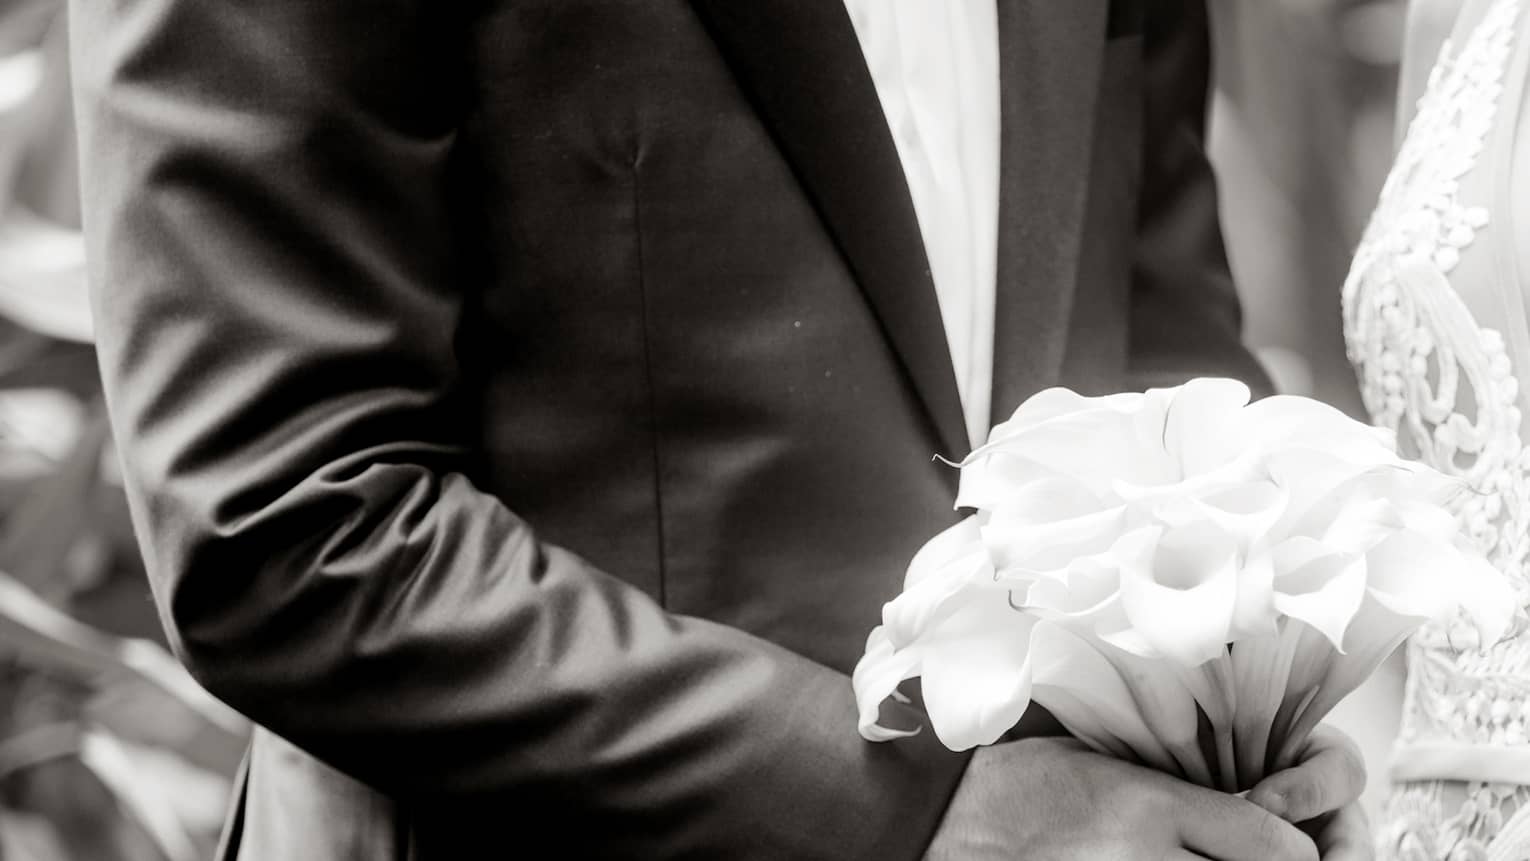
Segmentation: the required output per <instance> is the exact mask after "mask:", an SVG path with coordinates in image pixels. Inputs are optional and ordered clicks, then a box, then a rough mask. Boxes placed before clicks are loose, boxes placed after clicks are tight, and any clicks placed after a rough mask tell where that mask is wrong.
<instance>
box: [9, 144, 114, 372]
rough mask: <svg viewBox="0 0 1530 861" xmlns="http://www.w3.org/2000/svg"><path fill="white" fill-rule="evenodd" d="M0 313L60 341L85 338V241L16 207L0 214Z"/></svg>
mask: <svg viewBox="0 0 1530 861" xmlns="http://www.w3.org/2000/svg"><path fill="white" fill-rule="evenodd" d="M3 146H4V142H3V138H0V147H3ZM3 156H4V153H3V152H0V157H3ZM0 168H3V165H0ZM0 176H3V175H0ZM0 314H3V315H5V316H6V317H8V318H10V319H12V320H15V321H16V322H18V323H20V324H22V325H23V326H26V327H28V328H31V329H34V330H36V331H38V332H41V333H43V334H46V335H51V336H52V337H55V338H59V339H61V340H66V341H77V342H85V343H88V342H89V341H91V339H92V338H93V337H94V332H93V327H92V325H91V317H90V299H89V296H88V295H87V292H86V286H85V243H84V240H83V239H82V238H81V236H80V234H79V233H77V232H75V231H72V230H67V229H65V228H62V227H59V226H57V225H55V224H52V223H50V222H47V221H45V220H43V219H42V218H39V217H38V216H37V215H35V214H34V213H32V212H31V211H29V210H27V209H25V208H23V207H21V206H17V205H13V206H11V207H10V208H9V210H7V211H4V212H3V213H0Z"/></svg>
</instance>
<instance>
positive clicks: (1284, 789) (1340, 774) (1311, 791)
mask: <svg viewBox="0 0 1530 861" xmlns="http://www.w3.org/2000/svg"><path fill="white" fill-rule="evenodd" d="M1364 789H1365V760H1364V758H1363V757H1361V755H1360V749H1359V748H1358V747H1356V746H1355V743H1354V742H1353V741H1351V740H1350V738H1349V736H1346V735H1345V734H1344V733H1342V732H1339V731H1338V730H1336V729H1334V728H1332V727H1328V726H1320V727H1318V728H1317V729H1316V730H1314V731H1313V733H1312V736H1311V737H1310V738H1309V739H1308V740H1307V743H1306V744H1305V745H1304V746H1303V747H1302V749H1301V752H1300V755H1299V756H1298V758H1297V765H1295V766H1293V767H1292V768H1288V769H1286V770H1285V771H1281V772H1277V773H1275V774H1272V775H1270V776H1269V777H1266V778H1265V779H1264V780H1262V781H1260V782H1259V783H1258V784H1256V785H1255V786H1254V788H1253V789H1251V790H1249V792H1248V800H1249V801H1252V802H1253V803H1255V804H1257V805H1259V806H1260V807H1263V808H1264V809H1266V810H1268V811H1270V812H1271V813H1274V814H1275V815H1277V816H1279V817H1281V818H1282V819H1285V820H1286V821H1287V822H1296V823H1301V825H1302V829H1303V830H1304V831H1306V832H1307V833H1309V834H1311V835H1312V836H1313V837H1314V838H1315V839H1316V840H1317V845H1318V848H1319V849H1320V850H1321V851H1322V856H1323V861H1370V859H1371V858H1372V857H1374V850H1373V848H1372V845H1371V834H1370V825H1369V823H1367V822H1366V818H1365V812H1364V811H1363V810H1361V809H1360V805H1359V802H1358V799H1359V798H1360V793H1361V792H1362V791H1363V790H1364Z"/></svg>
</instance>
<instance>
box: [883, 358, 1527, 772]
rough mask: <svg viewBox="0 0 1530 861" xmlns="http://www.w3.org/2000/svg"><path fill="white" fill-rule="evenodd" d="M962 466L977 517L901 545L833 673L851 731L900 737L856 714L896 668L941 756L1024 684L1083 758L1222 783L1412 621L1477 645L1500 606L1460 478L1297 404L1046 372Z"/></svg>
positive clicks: (1504, 598) (1268, 762)
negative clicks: (1101, 382)
mask: <svg viewBox="0 0 1530 861" xmlns="http://www.w3.org/2000/svg"><path fill="white" fill-rule="evenodd" d="M960 469H961V479H960V488H959V492H958V497H957V507H958V508H970V509H973V510H975V512H976V513H974V514H972V515H970V516H968V517H967V518H966V519H964V520H962V521H961V522H959V523H958V524H956V525H955V526H953V527H952V528H950V529H948V530H947V531H945V532H943V533H941V534H939V535H937V536H935V537H934V538H933V539H931V540H930V541H929V542H928V543H927V544H926V545H925V546H924V547H923V549H921V550H920V551H919V553H918V554H917V555H916V556H915V557H914V559H913V561H912V563H911V564H910V566H909V569H908V575H907V579H906V581H905V583H904V589H903V593H902V594H901V595H899V596H898V597H897V598H895V599H894V600H892V601H891V602H889V603H888V604H887V605H886V606H885V607H884V609H883V614H882V624H881V626H879V627H877V628H876V629H875V630H873V631H872V632H871V636H870V638H869V640H868V642H867V645H866V654H865V656H864V657H863V658H862V659H861V661H860V664H859V665H858V666H857V667H856V670H855V674H854V679H853V682H854V687H855V694H856V698H857V703H858V706H859V709H860V731H861V734H862V735H863V736H865V737H866V738H867V739H870V740H872V741H888V740H891V739H895V738H898V737H900V736H904V735H909V734H911V733H912V732H917V731H918V730H917V729H914V730H906V729H894V728H890V727H887V726H884V725H883V724H881V723H880V722H879V719H880V717H879V716H880V709H881V707H882V705H883V704H884V702H885V701H886V700H888V699H889V698H898V699H902V695H901V694H900V693H899V692H898V690H897V688H898V686H899V685H900V684H901V683H902V682H903V681H905V680H907V679H911V678H913V677H916V676H917V677H921V680H922V692H923V702H924V709H925V713H926V715H927V716H928V720H929V724H930V726H931V727H932V728H933V729H934V731H935V733H936V735H937V736H938V737H939V739H940V740H941V742H943V743H944V744H945V745H946V746H947V747H950V748H952V749H956V750H963V749H967V748H970V747H973V746H976V745H984V744H992V743H994V742H995V741H998V740H999V739H1000V737H1001V736H1003V735H1004V733H1005V732H1007V731H1008V730H1010V729H1011V728H1012V727H1013V726H1014V725H1015V724H1016V723H1017V722H1018V721H1019V720H1020V718H1021V716H1022V715H1023V714H1024V712H1025V711H1026V709H1027V708H1028V707H1029V706H1030V704H1031V703H1033V702H1034V703H1036V704H1038V705H1040V706H1042V707H1044V708H1046V709H1047V710H1048V711H1049V712H1051V714H1052V715H1053V716H1054V717H1056V718H1057V720H1058V721H1059V722H1061V723H1062V724H1063V726H1064V727H1066V728H1067V729H1068V730H1069V731H1070V732H1071V733H1072V734H1073V735H1074V736H1076V737H1077V738H1079V739H1080V740H1082V741H1083V742H1085V743H1086V744H1088V745H1089V746H1090V747H1092V748H1094V749H1095V750H1097V751H1100V752H1102V753H1107V754H1111V755H1114V756H1118V757H1122V758H1125V759H1128V760H1131V761H1135V762H1139V763H1142V764H1144V765H1148V766H1152V767H1155V768H1158V769H1161V770H1163V771H1166V772H1169V773H1172V774H1176V775H1179V776H1182V777H1184V778H1186V779H1188V780H1191V781H1193V782H1196V783H1199V784H1201V785H1203V786H1208V787H1214V788H1220V789H1224V790H1227V791H1232V792H1236V791H1240V790H1244V789H1248V788H1249V787H1251V786H1252V785H1253V784H1254V783H1255V782H1257V781H1258V780H1259V779H1260V778H1261V777H1263V776H1265V775H1267V774H1269V773H1272V772H1273V771H1275V770H1279V769H1281V768H1284V767H1286V766H1288V765H1290V764H1291V763H1292V762H1293V761H1294V759H1295V757H1296V755H1297V753H1298V752H1299V749H1300V746H1301V744H1302V742H1303V741H1304V740H1305V739H1306V737H1307V735H1308V733H1309V732H1311V730H1312V729H1313V728H1314V727H1315V726H1316V725H1317V723H1318V721H1320V720H1321V719H1322V718H1323V717H1324V716H1325V715H1326V714H1327V713H1328V712H1329V711H1330V710H1331V709H1332V708H1333V707H1334V706H1335V705H1336V704H1338V702H1339V701H1340V700H1341V699H1342V698H1343V697H1344V696H1345V695H1346V694H1348V693H1350V692H1351V691H1353V690H1354V689H1355V688H1356V687H1358V686H1359V685H1360V683H1361V682H1363V681H1364V680H1365V679H1366V678H1367V677H1368V676H1369V675H1370V674H1371V673H1372V672H1374V671H1375V669H1376V668H1377V666H1378V665H1379V664H1380V663H1381V662H1382V661H1383V660H1384V659H1385V658H1386V657H1387V656H1388V655H1389V654H1390V653H1391V652H1392V651H1393V650H1394V649H1395V648H1396V647H1397V646H1398V645H1399V644H1400V643H1401V642H1402V641H1403V640H1404V639H1406V638H1407V636H1408V635H1409V634H1410V633H1412V632H1413V631H1414V630H1416V629H1417V628H1418V627H1420V626H1421V625H1422V624H1423V623H1425V622H1426V621H1428V620H1431V619H1441V618H1444V617H1447V616H1449V615H1450V614H1453V613H1457V612H1460V613H1462V617H1461V618H1462V619H1463V620H1464V622H1465V623H1466V626H1465V627H1466V630H1468V631H1470V637H1471V638H1475V639H1476V641H1477V643H1478V644H1482V645H1485V644H1488V643H1492V642H1494V641H1496V640H1497V639H1498V638H1500V637H1501V636H1502V635H1503V633H1504V631H1505V630H1506V628H1507V626H1508V625H1509V623H1510V621H1511V618H1512V616H1513V612H1514V611H1513V607H1514V606H1515V602H1514V600H1513V596H1512V594H1511V591H1510V587H1509V586H1508V584H1507V582H1506V581H1505V580H1504V579H1503V578H1502V577H1501V576H1500V574H1499V573H1498V572H1497V571H1496V569H1494V568H1493V567H1492V566H1491V565H1489V564H1488V563H1487V562H1486V561H1485V560H1484V559H1483V557H1482V556H1481V554H1480V553H1478V552H1477V551H1476V550H1475V549H1474V548H1473V547H1472V546H1471V545H1470V544H1469V543H1468V541H1467V540H1466V539H1465V538H1464V537H1463V536H1462V535H1461V533H1460V532H1459V531H1458V528H1457V524H1456V520H1455V518H1454V517H1453V516H1452V514H1451V513H1450V502H1451V499H1452V497H1453V495H1454V494H1459V493H1469V492H1471V491H1470V490H1469V489H1467V488H1465V487H1464V486H1463V485H1462V484H1461V483H1460V482H1458V481H1456V480H1453V479H1450V478H1447V477H1446V476H1443V475H1441V474H1440V473H1438V472H1436V471H1434V470H1432V469H1430V468H1428V467H1426V466H1423V465H1420V464H1418V463H1414V462H1410V461H1406V460H1403V459H1401V458H1400V457H1398V455H1397V454H1396V449H1395V445H1394V441H1393V439H1392V437H1391V435H1390V434H1389V433H1387V432H1386V431H1383V430H1380V429H1377V428H1373V427H1370V426H1367V425H1364V424H1362V423H1360V422H1357V421H1354V420H1353V419H1350V418H1348V417H1347V416H1345V415H1344V414H1342V413H1340V412H1339V411H1337V410H1335V409H1333V408H1331V407H1328V406H1326V405H1323V404H1321V403H1318V402H1317V401H1313V400H1310V399H1307V398H1301V397H1292V396H1277V397H1272V398H1266V399H1264V400H1260V401H1257V402H1254V403H1249V390H1248V388H1247V387H1246V386H1244V385H1243V384H1242V383H1238V382H1235V381H1232V380H1224V379H1198V380H1193V381H1191V382H1189V383H1187V384H1185V385H1183V386H1180V387H1177V388H1172V389H1154V390H1151V391H1148V392H1147V393H1145V394H1120V395H1112V396H1108V397H1084V396H1081V395H1078V394H1075V393H1074V392H1071V391H1069V390H1066V389H1049V390H1047V391H1044V392H1041V393H1039V394H1037V395H1035V396H1034V397H1032V398H1031V399H1029V400H1028V401H1026V402H1025V403H1024V404H1023V405H1021V407H1020V408H1019V409H1018V410H1017V411H1016V412H1015V414H1014V416H1013V417H1012V418H1011V419H1010V420H1009V421H1007V422H1005V423H1003V424H1001V425H999V426H997V427H995V428H994V429H993V432H992V434H991V436H990V438H989V441H988V443H987V444H986V445H984V446H982V447H980V448H978V449H977V450H976V451H974V452H973V453H972V454H971V455H970V456H969V457H967V458H966V459H965V460H964V461H963V462H962V463H961V464H960Z"/></svg>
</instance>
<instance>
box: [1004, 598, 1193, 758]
mask: <svg viewBox="0 0 1530 861" xmlns="http://www.w3.org/2000/svg"><path fill="white" fill-rule="evenodd" d="M1031 661H1032V669H1033V671H1034V673H1035V687H1034V688H1033V689H1032V692H1031V696H1032V698H1033V699H1034V700H1035V701H1036V702H1037V703H1038V704H1039V705H1041V706H1043V707H1044V708H1046V709H1047V710H1048V711H1049V712H1051V713H1052V715H1053V717H1056V718H1057V720H1058V721H1059V722H1061V723H1062V725H1063V726H1065V727H1067V728H1068V731H1069V732H1071V733H1073V735H1074V736H1075V737H1077V738H1078V739H1079V740H1081V741H1083V742H1084V743H1085V744H1088V745H1089V746H1091V747H1093V748H1095V749H1096V750H1100V751H1102V752H1108V753H1111V754H1113V755H1115V756H1120V757H1123V758H1125V759H1129V760H1136V761H1139V762H1142V763H1144V764H1147V765H1149V766H1152V767H1153V768H1157V769H1159V770H1160V771H1167V772H1170V773H1173V772H1175V771H1177V770H1178V765H1177V764H1176V763H1175V762H1174V759H1173V758H1172V757H1171V756H1169V752H1168V751H1167V750H1166V749H1164V747H1163V745H1162V744H1161V743H1159V741H1158V739H1157V738H1155V737H1154V735H1153V731H1152V730H1151V729H1149V728H1148V725H1147V723H1146V722H1145V721H1144V720H1143V718H1142V715H1141V714H1140V713H1139V712H1138V709H1137V704H1136V701H1135V700H1134V699H1133V697H1132V693H1131V689H1130V688H1128V687H1127V686H1126V682H1125V681H1123V680H1122V678H1121V674H1120V673H1119V672H1118V671H1117V670H1116V668H1115V665H1113V664H1112V663H1111V662H1110V661H1109V660H1108V659H1106V657H1105V656H1104V655H1102V654H1101V653H1100V652H1099V650H1098V649H1096V648H1095V647H1094V646H1093V645H1092V644H1091V643H1090V642H1089V641H1088V640H1086V639H1084V638H1083V637H1080V636H1078V635H1077V634H1074V633H1072V632H1070V631H1068V630H1066V629H1065V628H1062V627H1060V626H1057V625H1050V624H1046V623H1042V624H1040V625H1037V626H1036V629H1035V631H1034V633H1033V635H1032V640H1031Z"/></svg>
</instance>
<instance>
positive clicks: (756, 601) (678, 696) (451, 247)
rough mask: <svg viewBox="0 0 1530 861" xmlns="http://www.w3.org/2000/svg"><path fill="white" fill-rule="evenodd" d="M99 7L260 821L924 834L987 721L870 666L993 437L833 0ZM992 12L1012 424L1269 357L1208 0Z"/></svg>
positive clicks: (87, 79) (407, 833)
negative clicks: (1245, 285)
mask: <svg viewBox="0 0 1530 861" xmlns="http://www.w3.org/2000/svg"><path fill="white" fill-rule="evenodd" d="M71 17H72V21H71V23H72V26H73V36H74V39H75V61H76V87H77V94H78V97H79V112H80V117H79V118H80V127H81V140H82V144H83V164H84V176H83V182H84V188H85V209H86V212H87V223H86V230H87V234H88V241H89V251H90V265H91V280H92V287H93V296H94V301H95V312H96V315H97V326H98V338H99V354H100V360H101V364H102V370H103V372H104V375H105V381H106V386H107V391H108V397H109V405H110V409H111V415H112V418H113V422H114V427H115V431H116V433H117V434H118V441H119V445H120V451H121V457H122V460H123V466H124V475H125V480H126V483H127V487H128V490H129V494H130V499H131V503H132V510H133V513H134V517H135V524H136V527H137V529H138V531H139V534H140V536H141V539H142V544H143V549H144V554H145V557H146V560H147V567H148V570H149V571H150V576H151V578H152V580H153V586H154V592H155V597H156V600H157V602H158V605H159V607H160V609H161V611H162V615H163V619H164V622H165V624H166V626H167V628H168V629H169V631H170V632H171V639H172V642H173V645H174V646H175V648H176V649H177V651H178V654H179V655H180V656H181V657H182V658H183V659H184V660H185V661H186V662H187V664H188V666H189V667H190V668H191V669H192V671H193V672H194V674H195V675H196V676H197V678H199V679H200V680H201V681H202V682H203V683H204V684H205V685H206V686H207V687H208V688H209V689H210V690H211V691H213V692H214V693H215V694H217V695H218V696H220V697H222V698H223V699H225V700H226V701H228V702H229V703H231V704H232V705H234V706H235V707H237V708H239V709H240V710H241V711H243V712H245V713H246V714H248V715H249V716H250V717H251V718H253V719H254V720H256V721H258V722H259V723H260V724H262V725H263V726H265V727H267V728H268V729H269V733H262V734H261V735H260V736H259V737H258V738H257V742H256V744H255V746H254V748H253V750H252V753H251V757H250V767H249V774H248V783H247V787H246V790H245V791H244V792H243V793H242V794H241V796H240V798H241V801H240V804H239V805H238V807H237V809H236V814H235V818H234V820H233V823H232V824H233V826H234V827H233V828H232V829H231V832H230V839H229V845H228V847H227V851H228V854H229V855H230V856H231V857H232V856H237V857H241V858H276V857H303V858H305V859H325V858H343V857H355V856H357V855H362V856H373V857H377V856H385V855H390V854H391V855H397V856H405V855H407V856H412V857H417V858H463V857H475V856H482V857H506V856H511V855H514V856H523V857H541V856H542V854H543V852H544V851H556V852H557V853H558V854H559V855H560V856H563V857H610V858H627V857H630V858H671V857H704V858H836V859H839V858H889V859H912V858H917V857H919V855H920V854H921V852H922V851H923V849H924V847H925V844H926V842H927V841H928V839H929V837H930V834H931V833H932V831H933V829H934V827H935V826H936V824H937V822H938V820H939V817H940V815H941V813H942V812H943V809H944V807H945V805H946V803H947V801H948V799H949V796H950V793H951V792H952V790H953V788H954V786H955V785H956V782H957V781H958V779H959V777H960V774H961V771H962V768H963V765H964V762H965V758H964V757H963V756H960V755H957V754H952V753H949V752H946V751H944V750H943V749H939V747H938V745H937V744H936V742H935V741H934V740H933V738H931V737H929V736H930V734H928V733H925V734H923V736H921V737H920V738H918V739H917V740H913V741H908V742H900V743H897V744H887V745H871V744H868V743H866V742H863V741H862V740H861V739H860V738H859V737H858V736H857V735H856V732H855V713H854V709H853V703H852V697H851V693H850V686H849V682H848V678H847V675H846V674H847V673H848V671H849V670H850V668H851V667H852V666H853V665H854V662H855V660H856V659H857V658H858V657H859V655H860V652H861V649H862V646H863V644H864V639H865V636H866V633H867V632H868V631H869V629H870V628H871V627H872V626H873V625H874V624H875V623H876V621H877V619H878V614H879V607H880V605H881V603H882V602H883V601H884V600H886V599H887V598H889V597H891V596H892V595H893V594H895V593H896V592H897V590H898V588H899V585H900V582H901V578H902V574H903V569H904V566H905V565H906V563H907V560H908V559H909V557H910V556H911V554H912V553H913V551H914V550H915V549H916V548H917V547H918V546H919V545H920V543H922V541H923V540H924V539H925V538H926V537H928V536H929V535H931V534H933V533H934V532H935V531H937V530H939V529H941V528H942V527H944V526H946V525H948V524H949V523H951V522H953V521H954V519H955V518H956V517H957V516H958V513H957V512H955V511H953V510H952V499H953V492H954V485H955V472H954V471H953V470H952V469H951V468H949V467H947V466H945V465H943V464H942V463H940V462H938V461H936V460H934V459H933V456H934V455H936V454H940V455H945V456H948V457H960V456H961V455H962V454H963V453H964V451H965V450H966V448H967V446H966V442H965V439H966V434H965V433H964V428H963V421H962V413H961V407H960V404H959V402H958V398H957V395H956V384H955V380H954V374H953V372H952V368H951V363H950V356H949V353H948V351H947V349H946V345H945V343H944V339H943V336H942V333H941V323H940V316H939V312H938V309H937V307H936V303H935V295H934V292H933V288H932V286H931V284H930V280H929V275H928V266H927V264H926V261H925V259H924V251H923V248H922V245H921V242H920V238H919V233H918V226H917V222H916V220H915V216H914V212H913V209H912V206H911V204H910V202H909V197H908V191H907V188H906V185H905V184H904V181H903V179H902V173H901V169H900V166H899V162H898V156H897V153H896V150H895V147H894V144H893V142H892V140H891V138H890V135H889V133H888V129H887V126H886V123H885V122H884V121H883V119H882V114H881V111H880V109H879V106H878V104H877V97H876V93H875V90H874V88H873V85H872V82H871V80H870V78H869V76H868V74H867V71H866V67H865V64H864V61H863V60H862V58H861V54H860V52H859V50H858V47H857V44H856V37H855V33H854V31H853V28H852V26H851V24H850V21H849V20H848V18H847V17H846V14H845V10H844V7H843V5H842V4H840V3H823V2H816V0H811V1H810V0H754V2H750V3H736V2H729V0H471V2H458V3H435V2H425V0H326V2H316V0H227V2H219V3H211V2H207V0H100V2H97V0H78V2H75V3H74V4H73V6H72V9H71ZM999 29H1000V54H1001V64H1000V65H1001V68H1000V71H1001V76H1002V80H1001V101H1002V125H1003V128H1002V133H1001V137H1002V141H1001V144H1002V155H1001V171H1000V173H1001V176H1000V181H1001V189H1000V215H999V225H1000V226H999V235H1000V239H999V252H998V255H999V256H998V265H997V271H998V279H997V281H998V295H997V307H996V315H995V316H996V321H997V322H996V344H995V370H994V379H995V381H994V398H993V413H994V415H995V416H996V417H998V416H1004V415H1006V414H1007V413H1009V412H1010V411H1012V410H1013V409H1014V407H1015V405H1016V404H1017V403H1018V402H1019V401H1020V400H1021V399H1022V398H1023V397H1024V396H1026V395H1028V394H1030V393H1032V392H1034V391H1036V390H1038V389H1040V388H1042V387H1044V386H1049V385H1053V384H1058V383H1062V384H1067V385H1071V386H1074V387H1077V388H1080V389H1083V390H1087V391H1095V392H1099V391H1106V390H1116V389H1122V388H1128V387H1140V386H1143V385H1146V384H1148V383H1155V382H1173V381H1177V380H1181V379H1183V378H1185V377H1187V376H1190V375H1194V374H1207V373H1221V374H1230V375H1235V376H1242V377H1244V378H1246V379H1250V380H1253V381H1255V382H1256V383H1258V382H1259V381H1261V380H1262V377H1261V375H1260V372H1259V370H1258V368H1257V366H1256V364H1255V363H1254V362H1253V360H1252V359H1251V358H1250V357H1249V355H1248V354H1247V353H1246V352H1245V351H1244V350H1243V349H1242V348H1241V347H1240V346H1239V343H1238V326H1239V323H1238V309H1237V305H1236V302H1235V299H1234V295H1233V293H1232V290H1231V287H1230V284H1229V282H1228V277H1227V268H1226V264H1225V260H1224V256H1223V252H1222V246H1221V240H1220V238H1219V236H1218V231H1217V222H1216V208H1215V193H1214V188H1213V183H1212V180H1211V175H1210V172H1209V170H1208V168H1207V165H1206V162H1205V159H1204V157H1203V153H1202V148H1201V140H1202V138H1201V129H1202V124H1203V122H1202V121H1203V114H1204V109H1205V97H1206V84H1207V81H1206V61H1207V55H1206V44H1205V38H1206V32H1205V10H1204V8H1203V7H1202V4H1200V3H1195V2H1170V0H1162V2H1158V0H1141V2H1107V0H1069V2H1068V3H1053V2H1044V0H999ZM273 734H274V735H273ZM275 736H280V737H281V738H284V739H287V740H290V742H291V743H292V745H295V747H292V746H287V745H286V744H285V743H282V742H280V740H279V739H277V738H276V737H275ZM311 757H314V758H317V759H312V758H311ZM294 811H307V812H308V814H309V815H308V816H307V817H306V818H302V817H297V818H286V819H284V818H283V816H284V815H285V816H288V817H292V816H293V812H294ZM347 811H349V813H347ZM358 846H365V847H368V848H366V849H358V848H357V847H358Z"/></svg>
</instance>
